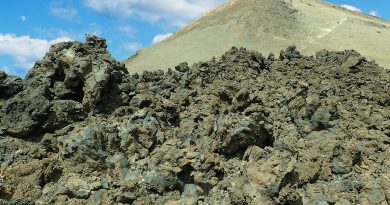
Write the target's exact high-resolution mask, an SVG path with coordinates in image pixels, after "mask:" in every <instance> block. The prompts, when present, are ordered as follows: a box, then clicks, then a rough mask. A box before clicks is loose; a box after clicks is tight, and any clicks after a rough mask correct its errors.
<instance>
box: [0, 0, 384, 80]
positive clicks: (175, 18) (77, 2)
mask: <svg viewBox="0 0 390 205" xmlns="http://www.w3.org/2000/svg"><path fill="white" fill-rule="evenodd" d="M226 1H227V0H28V1H26V0H2V1H1V3H0V70H5V71H7V72H8V73H10V74H13V75H19V76H24V75H25V74H26V73H27V71H28V69H29V68H31V67H32V65H33V63H34V62H35V61H36V60H39V59H41V58H42V57H43V56H44V54H45V53H46V51H47V50H48V48H49V47H50V45H51V44H53V43H56V42H59V41H67V40H78V41H83V40H84V35H85V34H86V33H90V34H95V35H98V36H101V37H104V38H106V39H107V40H108V46H109V50H110V52H111V54H112V55H113V57H114V58H116V59H117V60H121V61H122V60H124V59H125V58H127V57H129V56H130V55H132V54H133V53H134V52H136V51H137V50H139V49H142V48H144V47H148V46H150V45H151V44H153V43H155V42H158V41H160V40H162V39H164V38H165V37H167V36H169V35H170V34H172V33H174V32H176V31H177V30H179V29H180V28H181V27H183V26H184V25H186V24H187V23H189V22H191V21H193V20H195V19H196V18H198V17H199V16H201V15H203V14H204V13H206V12H207V11H208V10H210V9H212V8H215V7H216V6H218V5H221V4H223V3H224V2H226ZM328 2H331V3H335V4H339V5H344V6H345V7H347V8H349V9H352V10H360V11H361V12H364V13H371V14H372V15H378V16H380V17H381V18H384V19H387V20H390V1H389V0H370V1H367V0H328Z"/></svg>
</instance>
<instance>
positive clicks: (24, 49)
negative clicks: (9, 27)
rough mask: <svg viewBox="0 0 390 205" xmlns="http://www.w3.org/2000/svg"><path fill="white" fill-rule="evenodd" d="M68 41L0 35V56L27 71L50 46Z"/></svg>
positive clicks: (63, 38)
mask: <svg viewBox="0 0 390 205" xmlns="http://www.w3.org/2000/svg"><path fill="white" fill-rule="evenodd" d="M70 40H71V39H70V38H68V37H60V38H56V39H53V40H45V39H36V38H31V37H30V36H16V35H15V34H1V33H0V55H4V56H9V57H11V58H12V59H13V60H14V61H15V63H16V65H17V66H18V67H20V68H23V69H25V70H28V69H30V68H31V67H32V66H33V65H34V62H35V61H37V60H39V59H41V58H43V56H44V55H45V54H46V52H47V51H48V50H49V48H50V46H51V45H52V44H54V43H58V42H62V41H70Z"/></svg>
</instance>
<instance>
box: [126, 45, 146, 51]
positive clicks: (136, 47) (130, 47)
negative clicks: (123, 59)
mask: <svg viewBox="0 0 390 205" xmlns="http://www.w3.org/2000/svg"><path fill="white" fill-rule="evenodd" d="M142 47H143V46H142V44H140V43H128V44H125V45H123V49H125V50H126V51H130V52H135V51H138V50H140V49H142Z"/></svg>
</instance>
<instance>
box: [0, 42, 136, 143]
mask: <svg viewBox="0 0 390 205" xmlns="http://www.w3.org/2000/svg"><path fill="white" fill-rule="evenodd" d="M126 74H127V71H126V69H124V67H123V65H122V64H120V63H119V62H117V61H116V60H114V59H113V58H112V57H111V56H110V54H109V53H108V51H107V46H106V43H105V40H104V39H100V38H97V37H93V36H87V38H86V43H84V44H82V43H79V42H65V43H60V44H57V45H55V46H53V47H52V48H51V49H50V52H49V53H48V54H47V55H46V56H45V57H44V59H43V60H41V61H39V62H37V63H36V64H35V65H34V67H33V68H32V69H31V70H30V72H29V73H28V75H27V77H26V78H25V79H24V81H23V89H22V88H21V86H20V85H21V80H20V79H14V78H12V77H8V78H6V79H5V80H4V81H3V84H4V85H3V87H4V94H2V95H1V96H4V97H7V96H8V97H10V96H11V95H13V94H15V93H16V92H19V91H20V92H19V93H18V94H17V95H16V96H14V97H12V98H11V99H8V100H7V101H6V102H5V105H4V114H3V115H4V116H5V118H4V125H5V130H6V132H7V133H8V134H10V135H11V136H15V137H20V138H28V137H30V136H31V135H35V134H42V133H45V132H52V131H55V130H57V129H60V128H63V127H65V126H67V125H69V124H71V123H73V122H76V121H80V120H83V119H84V118H85V117H86V116H87V115H88V114H94V113H106V112H110V111H112V110H113V109H115V108H117V107H119V106H121V105H122V104H123V103H125V101H126V100H127V99H128V97H122V96H124V95H122V91H121V89H120V88H119V87H120V86H123V84H125V83H126V82H125V80H124V76H126ZM2 75H3V74H2ZM18 82H19V84H18ZM2 92H3V90H2Z"/></svg>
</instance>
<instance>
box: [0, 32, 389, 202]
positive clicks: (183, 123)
mask: <svg viewBox="0 0 390 205" xmlns="http://www.w3.org/2000/svg"><path fill="white" fill-rule="evenodd" d="M199 52H201V51H199ZM163 60H164V59H161V61H163ZM389 74H390V72H389V70H385V69H383V68H380V67H378V65H377V64H375V63H374V62H368V61H367V60H366V59H365V58H364V57H362V56H361V55H360V54H359V53H357V52H355V51H344V52H329V51H325V50H323V51H319V52H318V53H317V54H316V56H310V57H309V56H302V55H301V54H300V53H299V52H298V51H297V50H296V49H295V48H294V47H289V48H287V50H285V51H282V52H281V53H280V56H278V57H275V56H274V55H270V56H268V58H264V57H263V56H262V55H261V54H259V53H257V52H254V51H248V50H246V49H243V48H240V49H238V48H232V49H231V50H230V51H228V52H227V53H226V54H224V55H223V56H222V57H220V58H213V59H211V60H210V61H208V62H200V63H197V64H194V65H193V66H188V64H186V63H182V64H180V65H178V66H177V67H175V70H169V71H167V72H163V71H154V72H144V73H143V74H135V75H131V76H130V75H129V74H128V72H127V70H126V69H125V67H124V65H123V64H121V63H119V62H117V61H116V60H114V59H113V58H112V57H111V56H110V54H109V53H108V51H107V49H106V43H105V40H103V39H99V38H97V37H93V36H88V37H87V40H86V43H84V44H82V43H79V42H67V43H60V44H57V45H54V46H53V47H52V48H51V49H50V52H49V53H48V54H47V55H46V56H45V58H44V59H43V60H41V61H39V62H37V63H36V64H35V66H34V68H33V69H32V70H31V71H30V72H29V74H28V75H27V77H26V78H25V79H24V80H22V79H20V78H17V77H13V76H7V74H5V73H0V109H1V112H0V136H1V137H0V164H1V167H0V204H19V205H22V204H145V205H146V204H202V205H203V204H296V205H299V204H321V205H326V204H337V205H344V204H381V205H385V204H390V89H389V86H390V75H389Z"/></svg>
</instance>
